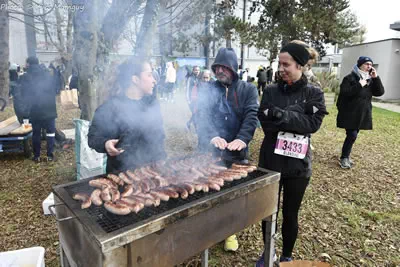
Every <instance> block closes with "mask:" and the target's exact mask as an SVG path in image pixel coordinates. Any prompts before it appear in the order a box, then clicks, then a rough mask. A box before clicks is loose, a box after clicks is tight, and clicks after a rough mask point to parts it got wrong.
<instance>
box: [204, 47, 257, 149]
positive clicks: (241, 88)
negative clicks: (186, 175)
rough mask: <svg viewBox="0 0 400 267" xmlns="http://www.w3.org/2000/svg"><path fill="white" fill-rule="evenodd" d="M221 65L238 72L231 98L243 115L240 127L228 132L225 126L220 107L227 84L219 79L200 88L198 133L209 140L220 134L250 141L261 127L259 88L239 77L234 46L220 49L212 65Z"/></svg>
mask: <svg viewBox="0 0 400 267" xmlns="http://www.w3.org/2000/svg"><path fill="white" fill-rule="evenodd" d="M217 65H223V66H225V67H228V68H229V69H231V70H232V72H233V73H234V79H233V83H232V85H231V86H229V88H228V95H227V101H228V104H229V106H230V107H232V109H233V111H234V112H235V114H236V116H237V117H238V119H239V124H240V127H239V128H240V129H239V130H238V131H237V132H230V133H227V132H226V129H225V128H224V127H223V125H224V124H225V123H224V121H223V118H222V117H221V116H220V114H221V112H220V111H219V109H218V107H219V104H220V101H221V99H222V98H223V97H226V87H225V86H224V85H223V84H221V83H220V82H219V81H214V82H210V83H207V84H204V86H205V87H204V88H202V89H201V90H199V111H198V134H199V136H200V135H201V136H202V137H203V140H208V141H207V142H210V140H211V139H212V138H214V137H217V136H220V137H222V138H224V139H225V140H226V141H227V142H228V143H229V142H231V141H233V140H235V139H240V140H242V141H243V142H245V143H246V144H247V145H248V144H249V142H250V141H251V139H252V138H253V135H254V132H255V129H256V127H257V110H258V93H257V89H256V87H255V86H254V85H253V84H250V83H247V82H244V81H241V80H239V76H238V74H237V70H238V63H237V57H236V54H235V52H234V51H233V50H232V49H230V48H221V49H220V51H219V52H218V54H217V57H216V59H215V62H214V64H213V65H212V68H213V71H214V73H215V67H216V66H217ZM205 145H207V144H205ZM235 157H236V156H235Z"/></svg>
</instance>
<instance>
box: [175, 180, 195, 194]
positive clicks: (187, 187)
mask: <svg viewBox="0 0 400 267" xmlns="http://www.w3.org/2000/svg"><path fill="white" fill-rule="evenodd" d="M178 186H180V187H182V188H183V189H185V190H186V191H187V192H188V193H189V194H190V195H191V194H193V193H194V192H195V191H196V190H195V189H194V186H193V185H191V184H190V183H186V182H185V183H181V184H178Z"/></svg>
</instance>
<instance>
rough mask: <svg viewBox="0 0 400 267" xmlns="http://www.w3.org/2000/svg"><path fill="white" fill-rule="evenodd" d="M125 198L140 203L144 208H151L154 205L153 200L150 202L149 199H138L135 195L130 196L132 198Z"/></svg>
mask: <svg viewBox="0 0 400 267" xmlns="http://www.w3.org/2000/svg"><path fill="white" fill-rule="evenodd" d="M126 198H130V199H134V200H136V201H137V202H141V203H143V204H144V206H145V207H150V206H153V205H154V204H155V203H154V200H152V199H150V198H145V197H139V196H136V195H135V196H134V195H132V196H129V197H126Z"/></svg>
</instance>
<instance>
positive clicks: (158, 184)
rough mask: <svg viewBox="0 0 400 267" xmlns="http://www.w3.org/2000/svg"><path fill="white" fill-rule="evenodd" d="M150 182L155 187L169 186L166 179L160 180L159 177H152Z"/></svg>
mask: <svg viewBox="0 0 400 267" xmlns="http://www.w3.org/2000/svg"><path fill="white" fill-rule="evenodd" d="M152 181H153V182H154V184H155V185H156V187H164V186H167V185H169V183H168V181H167V180H166V179H164V178H162V177H161V176H154V177H153V178H152Z"/></svg>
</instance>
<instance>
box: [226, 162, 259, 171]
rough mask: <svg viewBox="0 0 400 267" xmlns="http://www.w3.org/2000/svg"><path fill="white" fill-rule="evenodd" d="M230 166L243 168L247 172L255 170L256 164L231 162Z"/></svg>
mask: <svg viewBox="0 0 400 267" xmlns="http://www.w3.org/2000/svg"><path fill="white" fill-rule="evenodd" d="M231 168H232V169H243V170H245V171H247V172H253V171H255V170H257V166H254V165H245V164H239V163H233V164H232V166H231Z"/></svg>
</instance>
